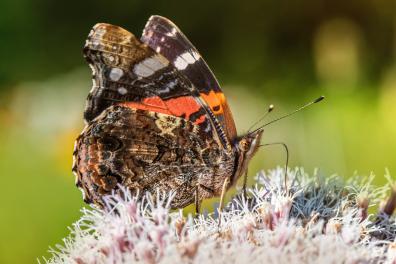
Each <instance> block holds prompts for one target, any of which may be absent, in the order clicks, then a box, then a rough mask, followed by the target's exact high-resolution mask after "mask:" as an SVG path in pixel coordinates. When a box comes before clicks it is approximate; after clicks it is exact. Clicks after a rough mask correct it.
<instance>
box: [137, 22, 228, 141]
mask: <svg viewBox="0 0 396 264" xmlns="http://www.w3.org/2000/svg"><path fill="white" fill-rule="evenodd" d="M141 39H142V41H143V42H144V43H147V45H149V46H150V47H151V48H152V49H153V50H155V51H156V52H157V53H160V54H161V55H163V56H164V57H166V58H167V59H168V60H169V61H170V62H171V63H172V64H173V65H174V66H175V67H176V68H177V69H178V70H179V71H180V72H182V73H183V74H184V75H185V76H186V77H187V78H188V79H189V80H190V81H191V82H192V84H193V85H194V87H196V88H197V89H198V92H199V94H200V97H201V98H202V100H203V101H204V102H205V103H206V105H207V106H208V107H209V108H210V109H209V110H210V112H212V114H213V115H214V116H215V118H216V119H217V122H219V123H220V124H221V126H222V130H223V131H225V133H226V135H227V138H228V140H230V141H231V140H233V139H234V138H235V137H236V128H235V123H234V119H233V117H232V114H231V111H230V109H229V106H228V103H227V101H226V99H225V97H224V94H223V92H222V91H221V89H220V86H219V84H218V82H217V80H216V78H215V76H214V75H213V73H212V71H211V70H210V68H209V67H208V65H207V64H206V62H205V61H204V59H203V58H202V57H201V55H200V54H199V52H198V51H197V49H196V48H195V47H194V46H193V45H192V44H191V42H190V41H189V40H188V39H187V37H186V36H185V35H184V34H183V33H182V32H181V30H180V29H179V28H178V27H177V26H176V25H175V24H173V23H172V22H171V21H170V20H168V19H166V18H164V17H161V16H152V17H151V18H150V19H149V21H148V22H147V24H146V26H145V28H144V31H143V35H142V38H141Z"/></svg>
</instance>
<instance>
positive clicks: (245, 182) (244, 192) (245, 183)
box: [242, 170, 248, 199]
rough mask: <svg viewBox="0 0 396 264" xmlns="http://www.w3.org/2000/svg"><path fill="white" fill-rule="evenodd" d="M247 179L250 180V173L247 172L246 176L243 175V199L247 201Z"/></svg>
mask: <svg viewBox="0 0 396 264" xmlns="http://www.w3.org/2000/svg"><path fill="white" fill-rule="evenodd" d="M247 178H248V171H247V170H246V171H245V175H243V186H242V192H243V197H244V198H245V199H247V192H246V186H247Z"/></svg>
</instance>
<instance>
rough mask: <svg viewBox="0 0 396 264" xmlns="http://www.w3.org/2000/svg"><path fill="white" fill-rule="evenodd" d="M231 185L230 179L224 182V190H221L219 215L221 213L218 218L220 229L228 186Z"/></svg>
mask: <svg viewBox="0 0 396 264" xmlns="http://www.w3.org/2000/svg"><path fill="white" fill-rule="evenodd" d="M229 183H230V179H229V178H226V179H225V180H224V183H223V188H222V189H221V196H220V204H219V209H218V213H219V216H218V217H219V223H218V228H220V226H221V212H222V210H223V207H224V197H225V195H226V192H227V186H228V184H229Z"/></svg>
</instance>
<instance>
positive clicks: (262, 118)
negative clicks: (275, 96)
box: [248, 104, 274, 133]
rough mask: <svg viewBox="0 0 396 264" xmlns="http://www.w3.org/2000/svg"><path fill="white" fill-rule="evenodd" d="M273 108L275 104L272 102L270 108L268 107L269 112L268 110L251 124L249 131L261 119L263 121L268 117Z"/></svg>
mask: <svg viewBox="0 0 396 264" xmlns="http://www.w3.org/2000/svg"><path fill="white" fill-rule="evenodd" d="M272 110H274V105H273V104H270V106H269V107H268V109H267V112H266V113H265V114H264V115H263V116H262V117H260V118H259V119H258V120H257V121H256V122H254V124H253V125H251V126H250V127H249V129H248V133H249V132H250V130H251V129H252V128H253V127H255V126H256V125H257V124H258V123H260V122H261V121H263V120H264V119H265V118H266V117H267V115H268V114H269V113H271V112H272Z"/></svg>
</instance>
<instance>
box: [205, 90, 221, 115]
mask: <svg viewBox="0 0 396 264" xmlns="http://www.w3.org/2000/svg"><path fill="white" fill-rule="evenodd" d="M200 95H201V97H202V98H203V99H204V101H205V102H206V103H207V104H208V105H209V107H210V109H211V110H212V111H213V113H214V114H215V115H220V114H223V112H224V110H223V106H222V105H223V102H225V97H224V95H223V93H221V92H220V93H215V92H214V91H213V90H211V91H210V92H209V94H205V93H200Z"/></svg>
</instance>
